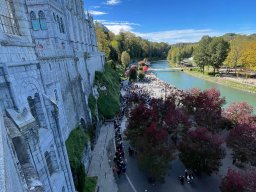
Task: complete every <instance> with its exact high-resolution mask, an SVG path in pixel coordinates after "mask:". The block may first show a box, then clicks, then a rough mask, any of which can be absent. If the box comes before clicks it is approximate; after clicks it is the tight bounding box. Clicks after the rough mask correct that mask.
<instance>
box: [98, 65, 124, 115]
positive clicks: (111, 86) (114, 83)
mask: <svg viewBox="0 0 256 192" xmlns="http://www.w3.org/2000/svg"><path fill="white" fill-rule="evenodd" d="M95 84H96V85H97V86H98V87H103V86H105V87H106V88H107V90H101V91H99V98H98V102H97V104H98V111H99V115H100V117H104V118H106V119H111V118H113V117H114V116H115V115H116V114H117V113H118V112H119V110H120V96H119V95H120V78H119V75H118V73H117V72H116V71H115V70H113V69H112V68H111V67H110V66H108V65H106V66H105V70H104V72H103V73H102V72H98V71H97V72H96V73H95Z"/></svg>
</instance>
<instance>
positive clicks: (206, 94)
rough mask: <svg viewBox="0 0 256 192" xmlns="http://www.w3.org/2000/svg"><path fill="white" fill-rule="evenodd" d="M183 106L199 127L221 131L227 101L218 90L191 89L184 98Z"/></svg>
mask: <svg viewBox="0 0 256 192" xmlns="http://www.w3.org/2000/svg"><path fill="white" fill-rule="evenodd" d="M182 104H183V106H184V108H185V110H186V111H188V112H189V113H190V114H191V115H192V116H193V117H194V120H195V122H196V123H197V124H198V125H199V126H203V127H206V128H209V129H210V130H211V131H214V132H216V131H218V130H219V124H220V122H221V117H222V116H221V112H222V106H223V105H224V104H225V99H224V98H222V97H221V95H220V92H219V91H218V90H217V89H215V88H212V89H208V90H205V91H200V90H199V89H191V90H190V91H188V92H187V94H185V96H184V97H183V99H182Z"/></svg>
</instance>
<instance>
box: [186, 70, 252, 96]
mask: <svg viewBox="0 0 256 192" xmlns="http://www.w3.org/2000/svg"><path fill="white" fill-rule="evenodd" d="M183 72H185V73H187V74H189V75H192V76H194V77H197V78H200V79H204V80H206V81H210V82H213V83H218V84H221V85H225V86H227V87H231V88H234V89H239V90H242V91H246V92H250V93H256V85H251V84H248V83H243V82H241V80H240V79H237V80H234V79H231V78H225V77H211V76H209V75H206V74H202V73H200V72H197V71H190V70H184V71H183Z"/></svg>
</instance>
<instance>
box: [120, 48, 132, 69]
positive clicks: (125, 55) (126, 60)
mask: <svg viewBox="0 0 256 192" xmlns="http://www.w3.org/2000/svg"><path fill="white" fill-rule="evenodd" d="M130 61H131V58H130V55H129V53H127V52H126V51H123V52H122V55H121V62H122V64H123V65H124V66H125V67H127V66H128V65H129V63H130Z"/></svg>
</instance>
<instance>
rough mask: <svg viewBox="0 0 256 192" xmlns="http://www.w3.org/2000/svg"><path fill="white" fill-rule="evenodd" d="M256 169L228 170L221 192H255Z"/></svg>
mask: <svg viewBox="0 0 256 192" xmlns="http://www.w3.org/2000/svg"><path fill="white" fill-rule="evenodd" d="M255 181H256V170H255V169H252V170H249V171H235V170H232V169H229V170H228V173H227V175H226V176H225V177H224V178H223V179H222V182H221V186H220V190H221V192H255V191H256V182H255Z"/></svg>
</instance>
